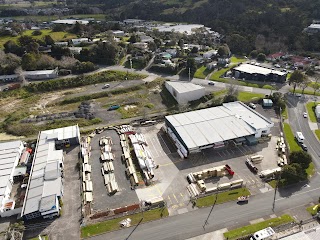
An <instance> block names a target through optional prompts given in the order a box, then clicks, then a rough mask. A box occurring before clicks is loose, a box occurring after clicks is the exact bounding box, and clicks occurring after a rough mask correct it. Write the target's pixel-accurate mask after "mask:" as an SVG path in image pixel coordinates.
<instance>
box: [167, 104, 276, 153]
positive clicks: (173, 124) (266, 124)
mask: <svg viewBox="0 0 320 240" xmlns="http://www.w3.org/2000/svg"><path fill="white" fill-rule="evenodd" d="M165 125H166V130H167V132H168V134H169V135H170V137H171V138H172V139H173V140H174V141H175V143H176V146H177V148H178V150H179V151H181V152H182V153H183V155H184V156H185V157H186V156H187V155H188V154H189V153H191V152H199V151H201V149H206V148H218V147H223V146H225V144H226V143H227V142H228V141H230V140H237V139H244V138H245V137H253V138H260V137H261V135H267V134H269V133H270V128H271V127H273V125H274V124H273V122H272V121H270V120H269V119H267V118H265V117H264V116H262V115H261V114H259V113H258V112H256V111H255V110H253V109H251V108H250V107H248V106H247V105H245V104H243V103H242V102H230V103H224V104H223V105H222V106H219V107H212V108H207V109H201V110H197V111H191V112H185V113H179V114H175V115H170V116H166V117H165Z"/></svg>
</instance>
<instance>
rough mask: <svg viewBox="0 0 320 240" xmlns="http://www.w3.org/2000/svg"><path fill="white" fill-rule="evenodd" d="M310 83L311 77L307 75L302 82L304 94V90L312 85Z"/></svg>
mask: <svg viewBox="0 0 320 240" xmlns="http://www.w3.org/2000/svg"><path fill="white" fill-rule="evenodd" d="M310 83H311V81H310V79H309V78H307V77H306V78H305V79H304V80H303V82H302V83H301V84H300V87H301V89H302V94H304V90H305V89H306V88H307V87H308V86H309V85H310Z"/></svg>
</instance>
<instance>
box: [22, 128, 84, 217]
mask: <svg viewBox="0 0 320 240" xmlns="http://www.w3.org/2000/svg"><path fill="white" fill-rule="evenodd" d="M79 138H80V131H79V127H78V125H76V126H70V127H64V128H57V129H52V130H46V131H42V132H40V133H39V135H38V141H37V146H36V149H35V153H34V157H33V163H32V168H31V171H30V177H29V182H28V186H27V190H26V195H25V199H24V202H23V208H22V213H21V217H23V218H24V219H25V220H30V219H33V218H39V217H42V218H52V217H54V216H58V215H59V212H60V210H59V199H60V198H62V196H63V191H64V190H63V180H62V174H61V172H62V169H63V161H64V153H63V148H64V147H68V146H70V145H77V144H79V141H80V139H79ZM62 145H63V146H62Z"/></svg>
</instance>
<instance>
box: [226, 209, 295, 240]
mask: <svg viewBox="0 0 320 240" xmlns="http://www.w3.org/2000/svg"><path fill="white" fill-rule="evenodd" d="M290 222H294V219H293V218H292V217H291V216H290V215H287V214H284V215H282V216H280V217H277V218H271V219H268V220H266V221H263V222H259V223H256V224H252V225H248V226H245V227H241V228H236V229H233V230H231V231H228V232H225V233H224V234H223V236H224V237H225V239H228V240H232V239H238V238H240V237H245V236H249V235H251V234H253V233H255V232H257V231H259V230H262V229H264V228H267V227H277V226H280V225H283V224H286V223H290Z"/></svg>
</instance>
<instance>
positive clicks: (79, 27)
mask: <svg viewBox="0 0 320 240" xmlns="http://www.w3.org/2000/svg"><path fill="white" fill-rule="evenodd" d="M71 32H72V33H74V34H78V35H81V34H82V32H83V26H82V24H80V23H79V22H78V21H77V22H76V24H75V25H74V26H73V28H72V29H71Z"/></svg>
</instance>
